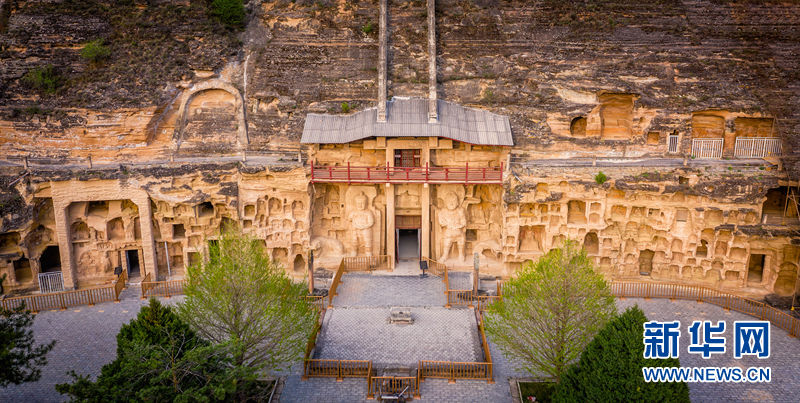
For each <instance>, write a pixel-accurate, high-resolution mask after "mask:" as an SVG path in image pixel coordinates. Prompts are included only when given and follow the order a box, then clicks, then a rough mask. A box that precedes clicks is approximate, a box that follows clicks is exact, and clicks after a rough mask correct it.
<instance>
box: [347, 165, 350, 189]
mask: <svg viewBox="0 0 800 403" xmlns="http://www.w3.org/2000/svg"><path fill="white" fill-rule="evenodd" d="M347 183H348V184H349V183H350V161H347Z"/></svg>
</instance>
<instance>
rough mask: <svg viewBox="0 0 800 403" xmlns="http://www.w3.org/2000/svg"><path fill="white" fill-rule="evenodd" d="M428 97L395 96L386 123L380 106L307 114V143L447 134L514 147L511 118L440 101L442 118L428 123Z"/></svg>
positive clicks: (447, 135) (478, 141) (477, 142)
mask: <svg viewBox="0 0 800 403" xmlns="http://www.w3.org/2000/svg"><path fill="white" fill-rule="evenodd" d="M427 102H428V100H427V99H424V98H400V97H395V98H393V99H392V100H391V101H389V102H388V103H387V119H386V122H378V121H377V113H378V112H377V108H369V109H366V110H363V111H360V112H356V113H353V114H351V115H327V114H316V113H309V114H308V115H306V120H305V126H304V127H303V136H302V138H301V140H300V142H301V143H304V144H343V143H349V142H352V141H357V140H362V139H366V138H370V137H444V138H449V139H453V140H457V141H461V142H464V143H469V144H476V145H495V146H512V145H514V141H513V139H512V137H511V124H510V122H509V120H508V117H506V116H502V115H498V114H495V113H492V112H489V111H485V110H481V109H474V108H468V107H465V106H461V105H458V104H455V103H452V102H447V101H442V100H439V101H438V102H437V107H438V115H439V119H438V121H436V122H435V123H429V122H428V109H427Z"/></svg>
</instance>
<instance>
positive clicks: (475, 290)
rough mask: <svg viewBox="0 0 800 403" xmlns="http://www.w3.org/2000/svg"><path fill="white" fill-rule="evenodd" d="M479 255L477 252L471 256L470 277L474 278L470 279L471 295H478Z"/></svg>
mask: <svg viewBox="0 0 800 403" xmlns="http://www.w3.org/2000/svg"><path fill="white" fill-rule="evenodd" d="M480 259H481V258H480V255H479V254H478V252H475V253H473V254H472V270H473V272H472V275H473V276H474V278H473V279H472V295H478V284H479V283H480V281H479V280H478V275H479V270H480V269H479V268H480V264H481V260H480Z"/></svg>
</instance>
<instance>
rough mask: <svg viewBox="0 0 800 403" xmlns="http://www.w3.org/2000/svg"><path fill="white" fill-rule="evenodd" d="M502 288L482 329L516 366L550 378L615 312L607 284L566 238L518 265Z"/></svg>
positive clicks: (576, 353) (583, 254)
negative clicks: (524, 263)
mask: <svg viewBox="0 0 800 403" xmlns="http://www.w3.org/2000/svg"><path fill="white" fill-rule="evenodd" d="M503 289H504V293H505V296H504V297H503V299H502V300H501V301H498V302H495V303H494V304H492V305H491V306H490V308H489V310H488V312H487V315H486V331H487V332H488V333H489V335H490V336H491V338H492V339H493V340H494V341H495V342H496V343H497V344H498V346H499V347H500V349H501V350H503V352H504V353H506V354H507V355H508V356H509V357H512V359H514V360H515V361H517V362H518V363H519V364H520V366H521V368H522V369H524V370H526V371H528V372H530V373H532V374H534V375H541V374H542V373H544V374H546V375H548V376H551V377H553V378H554V379H555V381H556V382H557V381H558V380H559V379H560V378H561V375H562V374H563V373H564V371H566V370H567V367H568V366H569V365H570V364H571V363H573V362H574V361H575V360H577V359H578V357H579V356H580V354H581V352H582V351H583V349H584V348H585V347H586V345H587V344H589V342H590V341H591V340H592V338H593V337H594V335H595V334H597V332H598V331H600V329H602V327H603V325H605V324H606V322H608V321H609V320H610V319H611V318H613V317H614V316H615V315H616V305H615V303H614V297H613V296H612V295H611V291H610V290H609V289H608V285H607V284H606V282H605V280H604V279H603V277H602V276H601V275H600V274H598V273H597V272H595V270H594V265H593V264H592V261H591V260H590V259H589V258H588V257H587V256H586V252H585V251H584V250H583V249H582V248H580V247H579V246H578V244H577V243H576V242H575V241H571V240H567V241H566V242H565V243H564V245H563V246H562V247H561V248H557V249H553V250H551V251H550V252H548V253H547V254H546V255H544V256H542V257H541V258H539V260H537V261H536V262H535V263H532V264H528V265H526V266H525V267H523V268H522V270H521V271H520V272H518V273H517V275H516V276H515V277H514V278H512V279H511V280H509V281H508V282H507V283H505V284H503Z"/></svg>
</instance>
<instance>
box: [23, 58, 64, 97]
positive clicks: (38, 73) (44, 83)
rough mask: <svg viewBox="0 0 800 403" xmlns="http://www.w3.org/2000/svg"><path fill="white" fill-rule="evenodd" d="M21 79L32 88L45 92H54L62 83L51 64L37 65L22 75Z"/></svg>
mask: <svg viewBox="0 0 800 403" xmlns="http://www.w3.org/2000/svg"><path fill="white" fill-rule="evenodd" d="M22 81H23V82H24V83H25V84H27V85H29V86H30V87H32V88H35V89H37V90H39V91H44V92H45V93H47V94H54V93H55V92H56V91H58V88H59V87H61V85H62V81H63V80H62V79H61V76H59V74H58V72H57V71H56V69H55V67H53V65H52V64H48V65H47V66H42V67H37V68H35V69H33V70H30V71H28V72H27V73H25V75H24V76H23V77H22Z"/></svg>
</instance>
